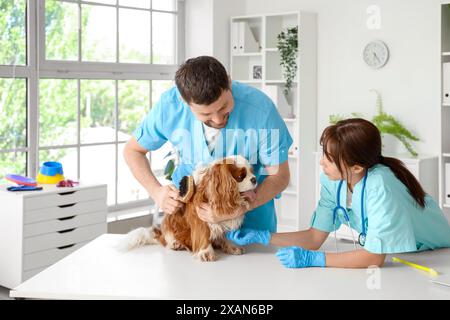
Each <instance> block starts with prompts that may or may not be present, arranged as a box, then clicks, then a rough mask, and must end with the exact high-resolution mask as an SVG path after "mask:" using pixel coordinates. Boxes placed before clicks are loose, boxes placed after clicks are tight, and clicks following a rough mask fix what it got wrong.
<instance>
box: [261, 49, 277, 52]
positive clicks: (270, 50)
mask: <svg viewBox="0 0 450 320" xmlns="http://www.w3.org/2000/svg"><path fill="white" fill-rule="evenodd" d="M264 50H265V51H268V52H277V51H278V48H265V49H264Z"/></svg>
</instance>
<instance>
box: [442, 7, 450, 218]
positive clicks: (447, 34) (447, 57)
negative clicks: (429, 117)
mask: <svg viewBox="0 0 450 320" xmlns="http://www.w3.org/2000/svg"><path fill="white" fill-rule="evenodd" d="M441 53H442V54H441V61H440V64H441V66H440V70H441V74H440V79H441V100H440V101H441V107H440V112H441V152H440V157H439V204H440V206H441V207H442V209H443V211H444V214H445V215H446V217H447V219H448V220H449V221H450V198H449V197H448V196H447V194H449V193H450V190H446V178H445V176H446V171H445V165H446V164H449V163H450V108H449V107H450V103H449V102H448V101H445V93H446V92H445V91H447V90H445V89H446V88H445V81H444V78H445V77H444V63H449V62H450V4H442V5H441ZM449 77H450V75H449ZM449 85H450V84H449ZM448 184H450V183H448Z"/></svg>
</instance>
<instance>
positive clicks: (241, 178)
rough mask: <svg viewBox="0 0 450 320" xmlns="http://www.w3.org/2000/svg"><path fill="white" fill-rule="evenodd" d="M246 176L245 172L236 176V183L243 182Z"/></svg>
mask: <svg viewBox="0 0 450 320" xmlns="http://www.w3.org/2000/svg"><path fill="white" fill-rule="evenodd" d="M246 176H247V171H244V172H242V173H241V174H240V175H239V176H238V178H237V181H238V182H241V181H243V180H244V179H245V177H246Z"/></svg>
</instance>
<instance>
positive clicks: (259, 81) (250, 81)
mask: <svg viewBox="0 0 450 320" xmlns="http://www.w3.org/2000/svg"><path fill="white" fill-rule="evenodd" d="M233 80H236V81H239V82H242V83H261V84H262V80H239V79H233Z"/></svg>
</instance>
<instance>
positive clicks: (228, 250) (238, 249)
mask: <svg viewBox="0 0 450 320" xmlns="http://www.w3.org/2000/svg"><path fill="white" fill-rule="evenodd" d="M223 251H224V252H225V253H228V254H232V255H235V256H239V255H241V254H244V253H245V249H244V248H242V247H235V246H231V245H228V246H225V247H224V248H223Z"/></svg>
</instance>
